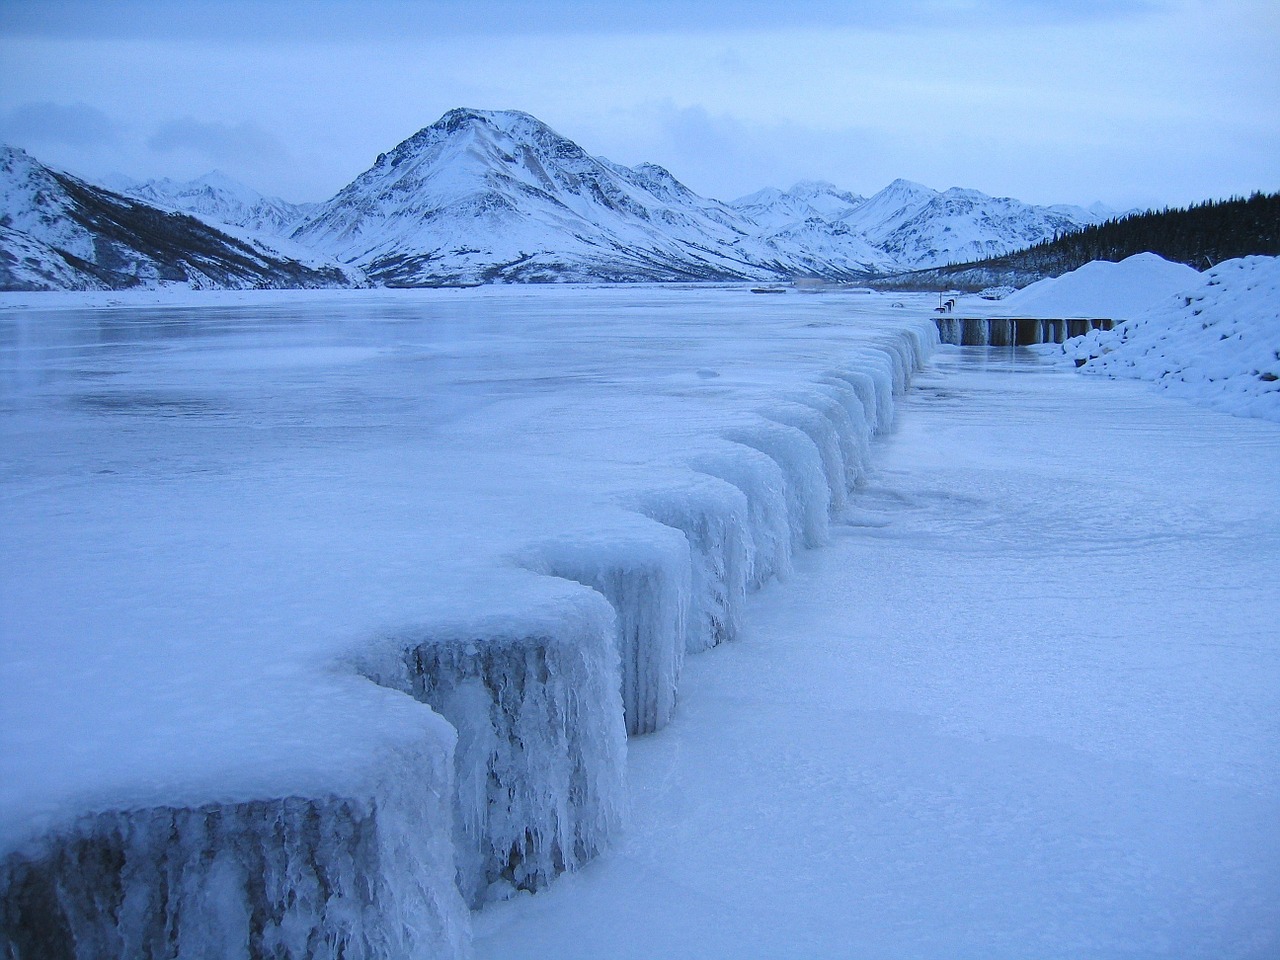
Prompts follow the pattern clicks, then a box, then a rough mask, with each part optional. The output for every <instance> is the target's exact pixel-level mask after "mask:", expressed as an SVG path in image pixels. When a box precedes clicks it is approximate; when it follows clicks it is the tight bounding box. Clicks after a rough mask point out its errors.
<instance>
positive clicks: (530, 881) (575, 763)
mask: <svg viewBox="0 0 1280 960" xmlns="http://www.w3.org/2000/svg"><path fill="white" fill-rule="evenodd" d="M479 594H480V596H483V591H479ZM477 599H480V597H478V596H476V595H475V594H473V595H471V596H468V597H467V598H466V601H464V602H460V603H458V605H457V606H458V609H457V610H455V611H454V612H453V613H452V615H450V614H448V613H445V612H443V611H442V612H441V614H439V615H438V616H437V618H436V619H435V620H434V621H433V622H429V623H418V624H414V625H413V626H411V627H406V628H404V629H402V630H397V631H393V632H389V633H388V636H387V637H386V638H385V639H384V640H383V641H381V642H380V643H377V644H374V645H373V646H372V648H371V649H369V650H368V651H365V652H363V653H362V654H361V655H360V657H359V658H358V659H357V660H356V661H355V665H356V666H357V668H358V669H359V670H361V672H363V673H364V674H365V675H366V676H368V677H370V678H371V679H373V680H375V681H376V682H377V683H380V684H382V685H384V686H389V687H392V688H394V689H398V690H403V691H404V692H405V693H408V694H410V695H411V696H412V697H413V698H414V699H415V700H418V701H420V702H422V703H425V704H429V705H430V706H431V707H432V708H433V709H435V710H436V711H437V712H439V713H440V715H441V716H443V717H444V718H445V719H446V720H448V721H449V722H450V723H451V724H452V725H453V726H454V727H455V728H456V729H457V731H458V744H457V748H456V751H455V769H456V784H455V794H454V812H455V819H454V831H455V834H456V838H457V843H456V847H455V849H456V855H457V867H458V887H459V889H460V890H461V891H462V894H463V896H464V897H465V898H466V900H467V902H468V903H469V904H470V905H472V906H473V907H474V906H479V905H481V904H482V903H484V902H485V900H486V899H487V898H489V897H491V896H499V897H500V896H504V895H507V894H509V893H510V892H511V891H513V890H515V889H520V890H536V889H538V888H540V887H542V886H544V885H545V884H546V883H547V882H549V881H550V880H551V879H552V878H554V877H555V876H556V875H558V874H560V873H562V872H564V871H565V870H572V869H575V868H577V867H579V866H581V865H582V864H583V863H585V862H586V861H588V860H589V859H591V858H592V857H593V856H595V855H596V854H597V853H599V852H600V851H601V850H602V849H604V847H605V846H606V845H607V844H608V842H609V841H610V840H611V839H612V838H613V836H614V835H615V833H616V831H617V829H618V828H619V826H620V825H621V823H622V819H623V809H622V807H623V798H624V792H623V784H622V777H623V761H624V759H625V734H624V731H623V728H622V722H621V721H622V708H621V703H620V702H619V681H618V653H617V648H616V645H615V639H614V632H615V622H614V621H615V618H614V614H613V610H612V608H611V607H610V606H609V605H608V604H607V603H606V602H605V601H604V599H603V598H602V597H601V596H600V594H598V593H595V592H594V591H591V590H585V589H581V588H578V587H576V586H574V585H570V584H568V583H565V582H564V581H561V580H551V579H547V578H537V580H536V581H534V582H530V583H528V584H527V585H526V588H525V590H524V591H520V590H518V589H517V590H515V591H514V596H513V591H510V590H508V591H504V595H503V596H501V597H498V596H483V599H484V601H485V604H486V612H485V614H484V616H482V617H477V616H476V615H475V614H474V613H471V614H468V613H467V612H466V611H467V608H468V607H469V606H470V605H471V604H473V603H474V602H475V601H476V600H477Z"/></svg>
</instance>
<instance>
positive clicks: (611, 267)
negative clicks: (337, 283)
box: [293, 109, 791, 285]
mask: <svg viewBox="0 0 1280 960" xmlns="http://www.w3.org/2000/svg"><path fill="white" fill-rule="evenodd" d="M754 232H755V225H754V224H752V223H751V222H749V221H746V220H744V219H743V218H742V217H741V216H739V215H738V214H737V213H735V212H734V211H733V210H732V209H730V208H729V207H728V206H726V205H725V204H722V203H720V202H718V201H715V200H708V199H705V198H703V197H699V196H698V195H696V194H694V193H693V192H692V191H690V190H688V189H687V188H686V187H684V186H683V185H682V184H681V183H680V182H679V181H677V180H676V179H675V178H674V177H673V176H671V174H670V173H668V172H667V171H666V170H664V169H662V168H661V167H658V166H654V165H652V164H643V165H641V166H638V167H635V168H629V167H624V166H621V165H618V164H615V163H611V162H609V161H607V160H603V159H600V158H596V157H592V156H589V155H588V154H587V153H586V152H585V151H584V150H583V149H582V148H581V147H579V146H578V145H577V144H575V143H573V142H572V141H570V140H567V139H565V138H564V137H561V136H560V135H559V134H557V133H555V132H554V131H553V130H551V128H549V127H547V126H546V125H545V124H543V123H541V122H540V121H538V120H536V119H535V118H533V117H531V116H529V115H528V114H525V113H519V112H516V111H480V110H462V109H459V110H451V111H450V112H449V113H446V114H445V115H444V116H443V117H442V118H441V119H440V120H439V121H437V122H436V123H434V124H432V125H431V126H429V127H426V128H424V129H423V130H420V131H419V132H418V133H416V134H414V135H413V136H412V137H410V138H409V139H407V140H405V141H404V142H403V143H401V144H400V145H399V146H397V147H396V148H395V149H394V150H392V151H390V152H389V153H385V154H382V155H381V156H380V157H378V160H377V162H376V163H375V164H374V165H373V166H372V167H371V168H370V169H369V170H367V171H365V172H364V173H363V174H361V175H360V176H359V177H357V178H356V179H355V181H353V182H352V183H351V184H350V185H348V186H347V187H345V188H344V189H343V190H341V191H340V192H339V193H338V194H337V196H335V197H334V198H333V199H331V200H329V201H328V202H327V203H325V204H323V205H321V207H320V208H319V209H318V210H316V211H315V212H314V213H312V215H311V216H309V217H308V218H307V219H306V220H305V221H304V222H303V223H302V225H301V226H300V227H299V228H298V230H297V231H295V233H294V234H293V239H294V240H295V241H297V242H299V243H303V244H306V245H308V246H311V247H314V248H316V249H318V250H322V251H324V252H326V253H328V254H331V255H333V256H335V257H337V258H338V259H340V260H342V261H344V262H348V263H353V264H356V265H358V266H360V267H361V268H362V269H364V270H365V271H366V272H367V273H368V274H369V276H370V277H372V278H374V279H376V280H377V281H379V282H382V283H386V284H391V285H420V284H436V283H460V282H461V283H469V282H484V281H490V280H504V281H541V280H606V281H635V280H666V281H670V280H743V279H752V280H754V279H765V278H768V279H772V278H776V277H781V276H785V275H787V274H789V272H790V268H791V264H789V263H788V262H787V261H786V260H785V259H784V258H783V257H781V256H780V255H779V254H778V252H777V251H776V250H775V249H774V248H772V247H770V246H769V245H768V244H767V243H765V242H763V241H762V240H761V239H759V238H758V237H756V236H754V235H753V233H754Z"/></svg>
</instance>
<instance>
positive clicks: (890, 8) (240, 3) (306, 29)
mask: <svg viewBox="0 0 1280 960" xmlns="http://www.w3.org/2000/svg"><path fill="white" fill-rule="evenodd" d="M1187 2H1191V3H1206V2H1208V0H900V2H897V3H879V2H869V0H865V2H859V0H806V2H805V3H801V4H796V3H794V2H790V0H712V2H706V3H689V2H688V0H646V2H645V3H636V2H634V0H432V2H430V3H424V2H420V0H366V2H364V3H359V4H356V3H350V2H348V0H310V2H308V3H305V4H299V3H297V2H296V0H251V2H250V0H187V2H184V3H182V4H173V3H169V2H164V0H115V2H112V3H110V4H104V3H102V2H101V0H6V2H5V3H3V4H0V34H7V35H10V36H77V37H95V38H102V37H114V38H138V37H149V38H168V39H201V40H214V39H216V40H264V39H295V40H296V39H304V38H324V39H334V38H340V39H372V38H390V37H395V38H414V37H417V38H421V37H434V36H442V35H463V34H469V35H511V34H627V33H663V32H669V33H680V32H689V31H694V32H702V31H716V32H721V31H733V30H741V29H747V30H759V29H779V28H813V27H819V28H821V27H872V28H878V29H889V30H894V29H900V28H909V27H918V26H920V25H922V24H937V23H949V24H957V23H958V24H967V25H970V26H976V25H978V24H983V23H994V22H999V21H1007V20H1015V21H1022V22H1027V21H1030V22H1037V23H1062V22H1076V21H1106V20H1113V19H1117V18H1127V17H1130V16H1134V15H1142V14H1144V13H1150V12H1156V11H1159V10H1167V9H1170V8H1171V7H1173V6H1176V5H1184V6H1185V4H1186V3H1187Z"/></svg>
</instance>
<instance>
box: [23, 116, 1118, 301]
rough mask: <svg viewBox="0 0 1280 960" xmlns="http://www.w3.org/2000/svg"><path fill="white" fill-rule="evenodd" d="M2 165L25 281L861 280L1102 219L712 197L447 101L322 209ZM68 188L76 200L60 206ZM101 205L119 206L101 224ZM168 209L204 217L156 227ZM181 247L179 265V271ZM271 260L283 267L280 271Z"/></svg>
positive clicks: (834, 190) (206, 189) (836, 198)
mask: <svg viewBox="0 0 1280 960" xmlns="http://www.w3.org/2000/svg"><path fill="white" fill-rule="evenodd" d="M5 157H6V160H5V163H6V166H5V171H4V179H5V184H7V186H4V187H3V189H4V190H6V191H8V192H7V193H5V194H4V195H3V196H0V201H2V202H3V203H4V207H3V208H0V229H3V230H4V234H3V236H0V251H7V252H3V254H2V263H0V265H2V266H3V269H4V271H5V274H4V276H3V278H2V279H3V282H4V283H5V284H7V285H9V286H14V285H17V286H20V287H22V286H30V285H35V286H36V287H45V286H53V287H65V286H67V285H72V286H76V285H80V286H84V285H88V286H94V285H96V284H99V283H106V284H107V285H109V286H118V285H120V284H123V283H126V282H128V283H138V282H142V283H159V282H167V281H170V280H176V279H180V278H183V277H186V278H187V279H188V280H189V282H192V283H197V284H203V285H224V284H226V285H277V286H278V285H289V283H290V281H289V280H288V277H289V276H291V275H293V274H291V271H294V270H295V268H301V269H302V270H303V272H302V273H298V274H297V276H299V277H303V276H307V277H310V275H309V274H306V271H307V270H318V271H319V273H321V274H324V275H326V276H336V275H337V274H336V273H335V270H336V269H337V264H338V263H339V262H340V263H342V264H346V265H350V266H352V267H354V268H358V270H363V271H364V273H365V274H367V275H368V276H369V277H370V278H371V279H372V280H373V281H374V282H379V283H384V284H388V285H394V286H423V285H426V286H431V285H440V284H452V283H479V282H486V281H494V280H500V281H516V282H528V281H546V280H569V281H614V282H620V281H638V280H650V281H687V280H782V279H789V278H791V277H793V276H797V275H799V276H805V275H808V276H821V277H825V278H829V279H839V280H861V279H865V278H867V277H869V276H873V275H882V274H888V273H896V272H901V271H904V270H912V269H919V268H922V267H930V266H938V265H943V264H948V263H954V262H957V261H965V260H971V259H977V258H981V257H988V256H993V255H996V254H1001V253H1006V252H1008V251H1011V250H1014V249H1017V248H1020V247H1025V246H1028V245H1030V244H1034V243H1036V242H1038V241H1041V240H1045V239H1048V238H1051V237H1052V236H1053V235H1054V234H1055V233H1056V232H1058V231H1063V230H1069V229H1072V228H1075V227H1079V226H1083V225H1086V224H1090V223H1097V222H1100V221H1101V220H1104V219H1106V217H1107V216H1108V214H1109V211H1104V210H1100V209H1094V208H1090V209H1085V208H1083V207H1067V206H1058V207H1036V206H1032V205H1029V204H1025V203H1022V202H1020V201H1018V200H1013V199H1009V198H995V197H989V196H987V195H986V194H983V193H979V192H978V191H976V190H962V189H959V188H952V189H950V190H946V191H943V192H939V191H936V190H931V189H930V188H928V187H925V186H922V185H920V184H918V183H912V182H910V181H907V180H895V181H894V182H893V183H891V184H889V186H887V187H885V188H884V189H883V190H881V191H880V192H879V193H877V194H875V195H874V196H872V197H869V198H864V197H861V196H858V195H857V194H854V193H850V192H848V191H845V190H842V189H840V188H839V187H836V186H834V185H833V184H830V183H827V182H825V181H802V182H800V183H797V184H796V185H795V186H793V187H792V188H791V189H789V190H785V191H784V190H777V189H772V188H769V189H765V190H760V191H758V192H756V193H753V194H751V195H750V196H747V197H742V198H741V199H739V200H736V201H734V202H733V203H722V202H721V201H719V200H712V199H708V198H706V197H702V196H699V195H698V194H696V193H694V192H693V191H692V190H690V189H689V188H688V187H686V186H684V185H683V184H682V183H680V181H679V180H677V179H676V178H675V177H674V176H672V175H671V173H669V172H668V171H667V170H665V169H663V168H662V167H659V166H657V165H655V164H650V163H642V164H640V165H638V166H635V167H626V166H622V165H621V164H617V163H613V162H612V161H609V160H606V159H604V158H602V157H593V156H590V155H589V154H588V153H587V152H586V151H585V150H583V149H582V148H581V147H580V146H578V145H577V144H576V143H574V142H573V141H571V140H568V139H566V138H565V137H562V136H560V135H559V134H558V133H556V132H555V131H554V130H552V129H551V128H550V127H548V126H547V125H546V124H544V123H542V122H541V121H539V120H537V119H536V118H534V117H532V116H530V115H529V114H526V113H520V112H518V111H512V110H506V111H488V110H468V109H456V110H451V111H449V112H448V113H446V114H445V115H444V116H443V117H441V118H440V120H438V121H437V122H436V123H433V124H432V125H431V126H429V127H425V128H424V129H422V130H420V131H419V132H418V133H416V134H414V135H413V136H412V137H410V138H408V139H407V140H405V141H404V142H403V143H401V144H400V145H399V146H397V147H395V148H394V149H393V150H391V151H389V152H388V153H384V154H382V155H380V156H379V157H378V159H377V161H376V162H375V163H374V165H373V166H372V167H371V168H370V169H368V170H366V171H365V172H364V173H362V174H361V175H360V176H359V177H357V178H356V179H355V180H354V181H353V182H352V183H350V184H349V185H348V186H346V187H345V188H343V189H342V190H341V191H340V192H339V193H338V194H337V195H336V196H334V197H333V198H332V199H330V200H329V201H327V202H325V203H323V204H292V203H288V202H286V201H283V200H279V199H277V198H273V197H267V196H264V195H263V194H261V193H259V192H258V191H256V190H253V189H252V188H250V187H247V186H245V185H244V184H241V183H238V182H236V181H235V180H232V179H231V178H229V177H227V176H225V175H223V174H220V173H217V172H214V173H211V174H208V175H206V176H204V177H201V178H200V179H198V180H194V181H190V182H175V181H172V180H168V179H160V180H151V181H146V182H141V183H140V182H136V181H127V182H126V181H125V179H124V178H120V179H119V180H117V181H116V183H117V188H116V190H104V189H102V188H98V187H91V186H90V185H89V184H86V183H84V182H83V181H80V180H76V179H75V178H70V177H67V176H66V175H65V174H60V173H55V172H53V171H50V170H48V169H47V168H43V167H40V165H39V164H38V163H36V162H35V161H34V160H31V158H29V157H27V156H26V154H23V153H22V152H21V151H12V150H10V151H8V152H6V154H5ZM37 168H39V169H38V170H37ZM41 171H42V172H41ZM37 183H38V184H40V186H35V185H34V184H37ZM24 184H25V186H24ZM72 184H74V186H72ZM117 191H118V192H117ZM72 194H74V195H75V197H76V198H78V199H74V200H69V199H67V197H68V196H70V195H72ZM121 194H123V196H122V195H121ZM59 197H61V198H62V199H58V198H59ZM86 198H89V199H86ZM107 208H110V210H112V211H114V212H113V213H111V214H110V215H103V214H102V210H104V209H107ZM165 210H169V211H180V212H181V213H183V214H188V215H190V217H195V218H198V220H191V219H190V217H188V218H186V220H181V219H172V218H170V219H168V220H165V219H163V218H164V217H165V216H166V214H165V213H164V212H163V211H165ZM72 211H79V213H74V212H72ZM85 211H90V212H85ZM143 211H149V213H145V218H149V220H148V223H155V224H163V225H165V229H166V230H168V231H169V232H170V233H172V231H173V230H174V229H176V227H175V225H176V224H179V223H183V222H185V223H186V227H185V228H184V229H186V230H187V231H188V232H190V231H191V230H196V226H195V225H197V224H198V225H199V226H200V227H201V228H203V229H204V230H206V231H207V232H209V233H211V234H216V236H217V237H218V238H219V239H217V240H216V241H213V240H209V239H207V238H205V239H200V240H197V239H196V238H195V237H194V236H187V237H186V238H185V239H181V240H179V239H178V238H176V237H173V236H170V237H169V238H168V239H167V240H165V241H164V244H169V247H168V248H167V249H164V250H160V249H155V250H152V249H150V248H148V247H147V242H150V240H151V239H154V238H153V237H152V235H151V234H150V233H148V230H149V229H150V228H149V227H143V226H142V225H140V223H139V222H138V217H139V216H144V214H143ZM121 218H123V220H122V219H121ZM130 218H132V219H130ZM157 218H160V219H157ZM124 221H128V225H127V226H125V225H123V224H124ZM122 230H123V233H122V232H121V231H122ZM15 231H16V232H17V234H21V236H17V235H16V234H15ZM196 232H199V231H198V230H197V231H196ZM202 236H203V235H202ZM164 244H162V246H163V245H164ZM184 244H188V245H190V244H195V246H196V247H197V248H199V247H201V245H204V246H206V247H208V246H209V245H210V244H212V247H210V250H212V249H215V248H217V246H218V244H222V245H223V247H224V249H221V250H220V252H218V253H217V254H216V255H215V254H210V255H211V256H214V258H215V259H217V258H218V257H221V258H222V260H223V261H225V262H223V263H221V264H220V265H215V264H214V263H212V262H206V260H204V259H202V258H201V256H186V254H187V253H192V252H193V251H192V250H189V249H186V248H185V247H184ZM228 244H230V245H232V247H234V248H235V249H236V250H237V251H239V252H233V251H232V249H231V247H227V246H226V245H228ZM41 245H43V246H41ZM45 247H48V248H49V249H45ZM117 248H118V249H117ZM112 250H117V252H116V253H112V252H111V251H112ZM119 250H127V252H118V251H119ZM184 250H186V252H185V253H184ZM184 256H186V259H185V260H184V262H185V263H186V266H185V267H180V266H177V265H176V263H177V261H176V260H175V258H177V259H182V258H183V257H184ZM237 258H240V260H244V261H245V262H244V263H243V264H239V261H238V260H237ZM268 261H269V262H270V263H271V264H272V265H270V266H268V265H267V264H268ZM282 263H291V264H293V266H290V267H287V268H285V269H284V270H283V273H279V272H278V267H277V265H278V264H282ZM95 264H99V265H100V267H101V269H98V270H97V272H95V269H93V268H92V267H93V265H95ZM236 264H239V265H236ZM188 267H189V268H190V269H189V270H188ZM103 271H105V273H104V272H103ZM262 271H265V274H264V273H262ZM273 271H277V272H276V273H273ZM357 272H358V271H357ZM108 274H110V277H109V279H103V278H104V277H106V276H107V275H108ZM95 278H96V279H95ZM201 278H203V279H201ZM223 278H225V279H223ZM313 282H315V280H314V277H310V278H309V279H306V280H304V281H300V283H302V284H303V285H310V284H312V283H313Z"/></svg>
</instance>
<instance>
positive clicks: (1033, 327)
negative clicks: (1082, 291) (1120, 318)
mask: <svg viewBox="0 0 1280 960" xmlns="http://www.w3.org/2000/svg"><path fill="white" fill-rule="evenodd" d="M933 319H934V323H936V324H937V325H938V334H939V335H940V336H941V338H942V342H943V343H954V344H956V345H958V346H962V347H987V346H990V347H1026V346H1030V345H1031V344H1033V343H1062V342H1064V341H1065V340H1068V339H1070V338H1071V337H1080V336H1084V334H1086V333H1088V332H1089V331H1090V330H1110V329H1111V328H1112V327H1113V326H1115V321H1114V320H1111V319H1107V318H1102V317H1087V318H1082V317H1059V318H1046V317H951V316H938V317H934V318H933Z"/></svg>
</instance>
